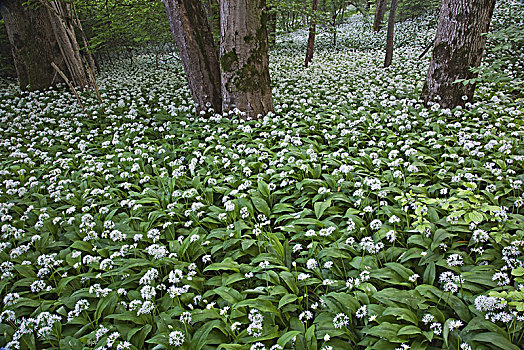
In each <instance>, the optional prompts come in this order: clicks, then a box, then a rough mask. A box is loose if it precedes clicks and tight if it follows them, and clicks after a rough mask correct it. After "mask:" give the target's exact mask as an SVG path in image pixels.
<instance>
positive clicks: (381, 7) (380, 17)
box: [373, 0, 388, 32]
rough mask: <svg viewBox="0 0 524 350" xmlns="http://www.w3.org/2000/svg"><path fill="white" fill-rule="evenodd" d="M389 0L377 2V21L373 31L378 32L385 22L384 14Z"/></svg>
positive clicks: (378, 0) (374, 22) (374, 23)
mask: <svg viewBox="0 0 524 350" xmlns="http://www.w3.org/2000/svg"><path fill="white" fill-rule="evenodd" d="M387 4H388V0H377V7H376V8H375V20H374V21H373V30H374V31H375V32H378V31H379V30H380V27H381V26H382V22H384V14H385V13H386V5H387Z"/></svg>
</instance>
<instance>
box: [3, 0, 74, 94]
mask: <svg viewBox="0 0 524 350" xmlns="http://www.w3.org/2000/svg"><path fill="white" fill-rule="evenodd" d="M0 13H1V14H2V17H3V19H4V22H5V26H6V29H7V35H8V37H9V42H10V44H11V50H12V53H13V59H14V63H15V68H16V73H17V76H18V81H19V84H20V88H21V89H22V90H25V89H27V90H30V91H35V90H43V89H47V88H49V87H50V86H53V85H56V84H57V83H59V82H62V79H60V78H59V77H57V74H56V72H55V70H54V69H53V67H52V66H51V62H55V63H56V64H57V65H58V66H59V67H60V68H65V65H64V63H63V60H62V54H61V52H60V48H59V46H58V43H57V42H56V39H55V35H54V33H53V29H52V25H51V22H50V20H49V16H48V14H47V11H46V9H45V8H44V7H43V6H38V5H31V7H29V6H24V5H22V1H20V0H1V1H0Z"/></svg>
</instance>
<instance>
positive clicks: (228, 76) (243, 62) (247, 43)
mask: <svg viewBox="0 0 524 350" xmlns="http://www.w3.org/2000/svg"><path fill="white" fill-rule="evenodd" d="M220 15H221V24H220V25H221V34H222V39H221V44H220V66H221V68H222V101H223V105H222V110H223V111H224V112H229V111H232V110H234V109H235V108H237V109H239V110H240V111H241V112H244V113H245V116H246V117H247V118H257V117H258V116H259V115H266V114H267V113H268V112H270V111H272V110H273V99H272V95H271V81H270V77H269V57H268V39H267V14H266V2H265V0H222V1H221V2H220Z"/></svg>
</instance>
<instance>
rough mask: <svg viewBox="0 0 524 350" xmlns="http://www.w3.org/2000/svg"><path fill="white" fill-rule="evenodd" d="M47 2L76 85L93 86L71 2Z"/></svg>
mask: <svg viewBox="0 0 524 350" xmlns="http://www.w3.org/2000/svg"><path fill="white" fill-rule="evenodd" d="M41 3H42V4H45V6H46V8H47V12H48V16H49V20H50V21H51V24H52V28H53V31H54V33H55V37H56V41H57V42H58V46H59V47H60V50H61V51H62V56H63V58H64V61H65V64H66V67H67V69H68V71H69V74H70V76H71V80H73V83H74V85H76V86H79V87H82V88H85V87H91V86H93V83H92V81H91V78H90V76H89V73H88V71H87V69H86V67H85V65H84V63H83V62H82V57H81V56H80V46H79V45H78V42H77V40H76V35H75V30H74V27H73V9H72V7H71V4H68V3H65V2H61V1H49V2H45V3H44V2H42V1H41Z"/></svg>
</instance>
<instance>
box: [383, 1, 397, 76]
mask: <svg viewBox="0 0 524 350" xmlns="http://www.w3.org/2000/svg"><path fill="white" fill-rule="evenodd" d="M397 4H398V1H397V0H391V6H390V8H389V19H388V33H387V36H386V58H385V59H384V67H385V68H387V67H389V66H391V62H392V61H393V36H394V32H395V13H396V11H397Z"/></svg>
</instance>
